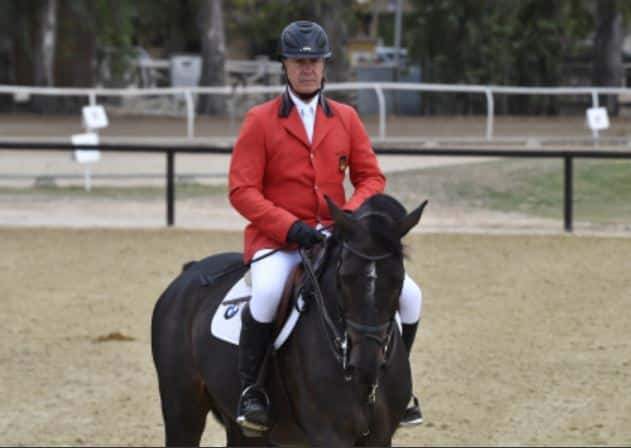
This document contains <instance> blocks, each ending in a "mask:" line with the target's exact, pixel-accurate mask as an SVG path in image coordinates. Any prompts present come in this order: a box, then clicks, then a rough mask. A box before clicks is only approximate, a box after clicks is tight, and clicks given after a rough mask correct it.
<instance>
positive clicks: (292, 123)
mask: <svg viewBox="0 0 631 448" xmlns="http://www.w3.org/2000/svg"><path fill="white" fill-rule="evenodd" d="M281 121H282V123H283V127H284V128H285V129H287V131H288V132H289V133H290V134H291V135H293V136H294V137H296V138H297V139H298V140H300V141H301V142H302V144H303V145H305V146H306V147H307V148H309V147H310V146H311V145H309V140H308V139H307V131H305V126H304V125H303V124H302V120H301V119H300V117H299V116H298V109H297V108H296V107H292V108H291V111H290V112H289V116H287V117H286V118H281ZM316 129H317V118H316Z"/></svg>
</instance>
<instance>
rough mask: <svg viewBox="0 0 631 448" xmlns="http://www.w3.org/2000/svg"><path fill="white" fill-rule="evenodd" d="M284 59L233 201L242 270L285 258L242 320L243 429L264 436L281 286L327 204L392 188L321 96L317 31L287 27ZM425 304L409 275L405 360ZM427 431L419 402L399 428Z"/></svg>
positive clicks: (253, 127) (248, 133)
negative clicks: (277, 91)
mask: <svg viewBox="0 0 631 448" xmlns="http://www.w3.org/2000/svg"><path fill="white" fill-rule="evenodd" d="M280 49H281V61H282V64H283V72H284V74H285V76H286V79H287V88H286V90H285V92H284V93H283V94H282V95H281V96H280V97H277V98H276V99H273V100H271V101H269V102H266V103H264V104H261V105H258V106H256V107H254V108H252V109H251V110H250V111H249V112H248V114H247V116H246V118H245V121H244V123H243V125H242V128H241V131H240V134H239V137H238V139H237V141H236V143H235V146H234V152H233V155H232V161H231V165H230V175H229V188H230V201H231V203H232V205H233V206H234V208H235V209H236V210H237V211H238V212H239V213H240V214H241V215H243V216H244V217H245V218H246V219H247V220H248V221H249V222H250V224H249V225H248V226H247V228H246V229H245V251H244V252H245V253H244V258H245V261H246V262H247V261H250V260H251V259H252V258H259V257H261V256H263V255H265V254H268V253H270V252H272V251H274V250H275V249H278V248H281V247H283V248H285V249H284V250H281V251H277V252H275V253H273V254H272V255H270V256H268V257H266V258H264V259H262V260H260V261H258V262H256V263H253V264H252V265H251V268H250V269H251V277H252V298H251V300H250V302H249V308H248V307H246V308H245V309H244V310H243V315H242V320H243V322H242V328H241V335H240V340H239V374H240V376H241V387H242V389H241V390H242V392H241V397H240V399H239V405H238V409H237V422H238V423H239V424H241V425H242V426H244V427H246V428H249V429H253V430H257V431H265V430H267V429H268V428H269V426H270V418H269V414H268V411H269V405H268V403H267V401H268V399H267V396H266V394H265V392H264V391H263V389H262V388H261V386H259V385H257V378H258V374H259V370H260V368H261V365H262V363H263V359H264V357H265V353H266V351H267V348H268V347H269V345H270V343H271V338H272V331H273V320H274V317H275V314H276V310H277V308H278V304H279V301H280V299H281V295H282V290H283V286H284V284H285V281H286V279H287V278H288V276H289V274H290V273H291V271H292V269H293V268H294V267H295V266H296V265H297V264H299V263H300V260H301V259H300V254H299V253H298V248H310V247H312V246H313V245H315V244H317V243H319V242H322V241H323V236H322V234H321V233H320V232H319V231H318V230H316V227H318V226H322V225H328V224H331V222H332V221H331V216H330V213H329V210H328V207H327V204H326V202H325V199H324V195H328V196H329V197H330V198H331V199H332V200H333V201H334V202H335V203H336V204H343V205H342V208H343V209H344V210H347V211H349V212H350V211H353V210H355V209H356V208H357V207H359V205H361V203H362V202H363V201H364V200H365V199H366V198H368V197H370V196H372V195H374V194H376V193H381V192H383V191H384V187H385V177H384V175H383V174H382V172H381V170H380V168H379V165H378V162H377V158H376V156H375V153H374V152H373V150H372V147H371V144H370V141H369V138H368V135H367V134H366V131H365V129H364V127H363V125H362V123H361V121H360V119H359V117H358V115H357V113H356V112H355V110H354V109H353V108H352V107H350V106H348V105H345V104H342V103H339V102H336V101H332V100H330V99H327V98H325V96H324V93H323V87H324V70H325V64H326V60H327V59H329V58H330V57H331V50H330V47H329V40H328V37H327V35H326V32H325V31H324V30H323V29H322V27H320V25H318V24H316V23H314V22H308V21H297V22H293V23H290V24H289V25H288V26H287V27H285V29H284V30H283V31H282V33H281V36H280ZM347 171H348V174H349V177H350V181H351V183H352V184H353V187H354V192H353V194H352V196H351V197H350V199H348V200H346V195H345V192H344V185H343V182H344V178H345V176H346V172H347ZM288 244H289V246H287V247H285V246H286V245H288ZM421 302H422V295H421V290H420V289H419V287H418V285H417V284H416V283H415V282H414V281H413V280H412V279H411V278H410V277H409V276H407V275H406V276H405V280H404V282H403V288H402V290H401V296H400V299H399V313H400V317H401V322H402V328H403V331H402V337H403V342H404V344H405V347H406V349H407V351H408V353H410V350H411V347H412V343H413V341H414V336H415V334H416V329H417V327H418V323H419V319H420V315H421ZM421 421H422V416H421V410H420V408H419V406H418V400H416V398H415V397H414V396H412V398H411V403H410V405H409V407H408V409H407V410H406V414H405V416H404V419H403V420H402V422H401V423H402V424H415V423H420V422H421Z"/></svg>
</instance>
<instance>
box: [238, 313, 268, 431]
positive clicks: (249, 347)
mask: <svg viewBox="0 0 631 448" xmlns="http://www.w3.org/2000/svg"><path fill="white" fill-rule="evenodd" d="M241 320H242V322H241V335H240V337H239V376H240V377H241V397H240V398H239V405H238V407H237V423H238V424H239V425H241V426H242V427H243V428H244V429H247V430H252V431H259V432H262V431H267V430H268V429H269V424H270V417H269V398H268V397H267V394H266V393H265V391H264V390H263V388H262V387H261V386H259V385H257V378H258V375H259V371H260V369H261V366H262V364H263V359H264V358H265V353H266V352H267V349H268V347H269V345H270V340H271V338H272V331H273V326H274V324H273V323H269V324H268V323H262V322H258V321H257V320H256V319H254V318H253V317H252V314H251V313H250V307H249V306H246V307H245V308H244V309H243V313H242V314H241Z"/></svg>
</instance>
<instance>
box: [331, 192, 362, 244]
mask: <svg viewBox="0 0 631 448" xmlns="http://www.w3.org/2000/svg"><path fill="white" fill-rule="evenodd" d="M324 199H325V200H326V203H327V204H328V206H329V212H330V213H331V218H332V219H333V222H334V223H335V228H336V229H337V230H339V231H340V232H342V235H346V236H350V235H351V234H352V233H353V229H354V228H355V221H354V220H353V218H352V217H351V216H350V215H348V214H347V213H345V212H344V210H342V209H341V208H339V207H338V206H337V205H335V204H334V203H333V201H332V200H331V198H330V197H328V196H327V195H326V194H325V195H324Z"/></svg>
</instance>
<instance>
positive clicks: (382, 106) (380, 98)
mask: <svg viewBox="0 0 631 448" xmlns="http://www.w3.org/2000/svg"><path fill="white" fill-rule="evenodd" d="M374 89H375V94H376V95H377V104H378V106H379V138H380V139H385V138H386V98H385V96H384V95H383V90H382V89H381V86H379V85H375V86H374Z"/></svg>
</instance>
